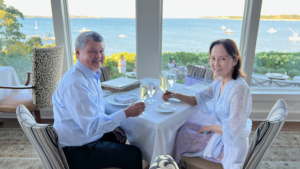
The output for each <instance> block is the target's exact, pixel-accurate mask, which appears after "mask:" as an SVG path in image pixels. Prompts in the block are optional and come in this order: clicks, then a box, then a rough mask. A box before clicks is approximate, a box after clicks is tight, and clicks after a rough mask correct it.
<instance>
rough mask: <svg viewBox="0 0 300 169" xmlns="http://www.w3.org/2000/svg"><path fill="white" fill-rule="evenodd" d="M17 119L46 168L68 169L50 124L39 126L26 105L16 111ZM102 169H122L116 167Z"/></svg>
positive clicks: (54, 131)
mask: <svg viewBox="0 0 300 169" xmlns="http://www.w3.org/2000/svg"><path fill="white" fill-rule="evenodd" d="M16 114H17V119H18V121H19V124H20V126H21V127H22V129H23V131H24V133H25V134H26V136H27V138H28V139H29V141H30V142H31V144H32V146H33V147H34V149H35V150H36V152H37V153H38V155H39V157H40V159H41V161H42V163H43V165H44V167H45V168H47V169H48V168H49V169H68V168H69V165H68V162H67V159H66V157H65V154H64V151H63V150H62V148H61V146H60V143H59V138H58V135H57V133H56V130H55V128H54V127H53V126H51V125H49V124H38V123H36V121H35V120H34V118H33V116H32V115H31V113H30V112H29V111H28V109H27V108H26V107H25V106H24V105H19V106H18V107H17V110H16ZM102 169H120V168H116V167H110V168H102Z"/></svg>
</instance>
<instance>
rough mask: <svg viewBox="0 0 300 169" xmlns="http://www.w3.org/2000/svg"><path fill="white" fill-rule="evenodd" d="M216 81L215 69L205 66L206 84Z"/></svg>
mask: <svg viewBox="0 0 300 169" xmlns="http://www.w3.org/2000/svg"><path fill="white" fill-rule="evenodd" d="M213 81H214V71H213V70H212V69H211V68H207V67H206V68H205V76H204V84H206V83H209V84H210V83H212V82H213Z"/></svg>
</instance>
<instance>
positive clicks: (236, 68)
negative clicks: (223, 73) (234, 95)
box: [209, 39, 247, 80]
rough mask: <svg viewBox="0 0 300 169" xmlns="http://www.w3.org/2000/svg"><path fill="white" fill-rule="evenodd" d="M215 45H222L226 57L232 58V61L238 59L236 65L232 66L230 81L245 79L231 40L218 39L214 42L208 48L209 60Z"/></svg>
mask: <svg viewBox="0 0 300 169" xmlns="http://www.w3.org/2000/svg"><path fill="white" fill-rule="evenodd" d="M215 45H223V47H224V48H225V50H226V52H227V53H228V55H230V56H231V57H232V59H233V60H235V59H238V62H237V64H236V65H235V66H234V69H233V73H232V79H234V80H236V79H237V78H238V77H239V76H241V77H243V78H244V79H246V77H247V75H246V74H245V73H244V72H243V70H242V68H241V67H242V57H241V54H240V52H239V49H238V47H237V45H236V43H235V42H234V41H233V40H231V39H219V40H216V41H214V42H213V43H212V44H211V45H210V47H209V59H210V55H211V50H212V48H213V47H214V46H215Z"/></svg>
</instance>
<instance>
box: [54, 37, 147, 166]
mask: <svg viewBox="0 0 300 169" xmlns="http://www.w3.org/2000/svg"><path fill="white" fill-rule="evenodd" d="M75 51H76V57H77V59H78V60H77V63H76V64H75V65H74V66H73V67H72V68H71V69H70V70H69V71H68V72H67V73H66V74H65V75H64V76H63V78H62V79H61V81H60V82H59V84H58V85H57V89H56V92H55V93H54V95H53V97H52V100H53V111H54V127H55V129H56V131H57V133H58V137H59V141H60V144H61V145H62V147H63V151H64V153H65V156H66V158H67V161H68V164H69V166H70V168H106V167H119V168H123V169H127V168H128V169H141V168H142V155H141V151H140V150H139V148H137V147H135V146H131V145H125V144H120V142H123V143H124V142H125V138H124V136H125V134H123V135H124V136H122V133H124V132H123V130H121V129H120V128H118V126H120V125H121V124H122V122H123V121H124V120H125V119H126V118H128V117H134V116H138V115H140V114H141V113H142V112H143V111H144V110H145V103H143V102H139V103H135V104H132V105H131V106H129V107H127V108H126V109H125V110H120V111H117V112H115V113H113V114H112V115H106V114H105V105H104V99H103V95H102V89H101V86H100V84H99V83H100V79H99V77H100V73H101V72H100V67H101V66H102V65H103V63H104V60H105V55H104V41H103V38H102V36H101V35H99V34H98V33H96V32H84V33H81V34H80V35H79V36H78V37H77V39H76V42H75Z"/></svg>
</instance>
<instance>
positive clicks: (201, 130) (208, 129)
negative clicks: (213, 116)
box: [198, 125, 213, 134]
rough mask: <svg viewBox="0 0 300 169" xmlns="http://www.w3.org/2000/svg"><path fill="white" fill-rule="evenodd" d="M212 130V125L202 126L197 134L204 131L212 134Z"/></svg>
mask: <svg viewBox="0 0 300 169" xmlns="http://www.w3.org/2000/svg"><path fill="white" fill-rule="evenodd" d="M212 128H213V126H212V125H207V126H203V127H201V129H200V130H199V132H198V133H199V134H203V132H204V131H208V132H212Z"/></svg>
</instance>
